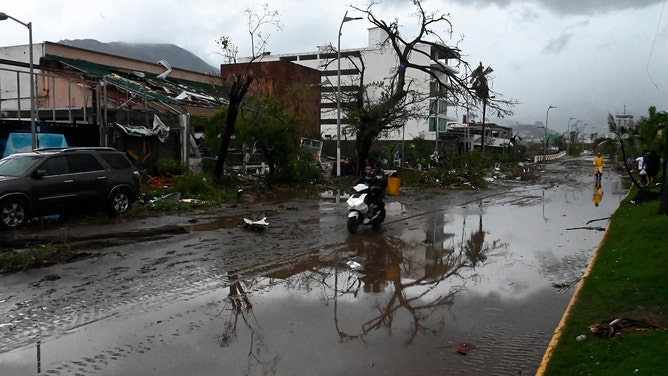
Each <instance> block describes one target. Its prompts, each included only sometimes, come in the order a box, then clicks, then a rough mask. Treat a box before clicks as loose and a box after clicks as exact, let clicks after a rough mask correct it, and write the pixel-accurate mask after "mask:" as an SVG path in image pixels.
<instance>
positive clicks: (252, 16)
mask: <svg viewBox="0 0 668 376" xmlns="http://www.w3.org/2000/svg"><path fill="white" fill-rule="evenodd" d="M263 11H264V12H263V13H262V14H256V13H255V12H253V11H252V10H250V8H247V9H246V11H245V12H246V14H247V16H248V32H249V34H250V39H251V51H252V58H251V60H250V61H249V62H248V64H246V69H244V70H243V72H241V73H234V79H233V80H232V81H231V84H230V89H229V104H228V109H227V115H226V117H225V129H224V131H223V134H222V135H221V139H220V151H219V152H218V159H217V160H216V166H215V167H214V170H213V175H214V177H215V178H216V179H218V180H220V178H221V176H222V175H223V169H224V167H225V160H226V158H227V151H228V149H229V147H230V141H231V140H232V135H234V130H235V127H236V122H237V117H238V116H239V111H240V109H241V106H242V103H243V100H244V98H245V97H246V94H247V93H248V89H249V88H250V86H251V84H252V82H253V76H252V75H251V74H250V73H249V67H250V65H251V64H253V63H255V62H256V61H258V60H261V59H262V56H263V54H264V50H265V48H266V46H267V41H268V38H269V36H270V35H269V34H266V35H263V34H262V33H260V31H259V30H260V27H262V26H264V25H272V26H274V27H276V28H277V29H278V30H281V29H282V28H283V25H282V24H281V22H280V20H279V18H278V17H279V14H278V12H277V11H270V10H269V5H268V4H264V6H263ZM256 37H257V39H256ZM218 44H219V46H221V48H222V49H223V51H224V54H225V56H227V57H229V58H232V59H233V61H236V54H237V53H238V48H237V47H236V45H235V44H234V43H233V42H232V40H231V39H230V38H229V37H227V36H223V37H221V38H220V39H219V40H218Z"/></svg>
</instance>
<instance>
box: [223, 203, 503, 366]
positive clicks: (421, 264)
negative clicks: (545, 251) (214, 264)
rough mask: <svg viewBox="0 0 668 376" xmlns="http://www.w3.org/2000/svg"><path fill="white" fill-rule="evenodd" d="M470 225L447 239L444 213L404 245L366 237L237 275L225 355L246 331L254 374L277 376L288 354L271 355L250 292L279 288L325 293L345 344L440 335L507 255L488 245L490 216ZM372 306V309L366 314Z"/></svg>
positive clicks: (378, 235)
mask: <svg viewBox="0 0 668 376" xmlns="http://www.w3.org/2000/svg"><path fill="white" fill-rule="evenodd" d="M466 218H467V216H466V215H464V217H463V219H462V231H461V234H460V235H457V234H455V233H446V232H445V228H447V227H448V226H446V222H445V215H443V214H442V213H440V215H438V216H436V217H435V218H433V219H431V221H430V222H429V223H428V224H427V228H430V230H422V229H412V230H411V229H406V231H405V232H406V233H407V232H410V231H413V233H412V234H409V235H407V236H404V235H405V234H402V237H401V238H386V237H384V236H383V233H382V232H362V233H359V234H355V235H351V236H349V237H348V239H347V242H346V244H344V245H343V247H338V246H337V247H334V248H335V249H333V250H331V249H330V250H329V251H327V250H326V249H324V250H323V249H312V250H305V251H303V252H300V253H298V254H294V255H293V256H292V257H290V258H283V259H280V260H276V262H275V263H273V264H271V265H266V264H261V265H257V266H256V267H253V268H249V269H246V271H245V273H248V272H249V271H250V270H251V269H252V270H254V271H255V272H251V273H250V274H248V275H247V276H244V277H241V276H239V275H238V274H237V272H236V271H235V272H229V273H228V279H229V286H228V287H229V294H228V296H227V298H226V300H225V306H224V308H223V310H222V311H221V313H222V312H223V311H224V312H225V313H226V314H229V317H226V322H225V324H224V330H223V333H222V334H221V335H220V336H219V343H220V345H221V347H228V346H231V345H232V343H233V342H235V341H237V326H238V325H239V323H243V325H244V329H247V330H248V331H249V333H250V339H249V342H250V349H249V352H248V367H249V369H250V368H252V367H260V368H262V369H263V370H265V371H271V370H274V369H275V368H276V367H277V365H278V359H279V355H278V354H280V351H279V350H274V351H272V350H271V349H268V348H267V346H266V344H265V342H264V339H263V335H262V330H261V327H260V325H259V323H258V322H257V319H256V317H255V315H254V314H253V306H252V304H251V302H250V297H249V295H248V294H247V293H246V291H245V290H244V286H245V287H246V288H249V286H252V291H255V292H256V293H260V292H262V291H268V290H269V289H271V288H272V287H274V286H278V285H280V286H281V288H284V289H286V290H294V291H297V292H308V293H309V294H310V293H313V292H314V291H317V295H318V296H319V297H320V299H322V300H323V301H324V302H325V304H326V305H328V304H331V303H333V306H334V325H335V327H336V330H337V333H338V337H339V341H342V342H343V341H353V340H361V341H366V339H367V338H366V337H367V336H368V335H370V334H371V333H372V332H376V331H378V330H381V329H384V330H387V332H388V333H389V334H390V335H391V334H392V333H393V332H395V331H396V330H400V331H402V332H406V333H408V334H407V338H406V339H405V342H406V343H407V344H410V343H413V341H414V340H415V338H416V336H417V335H418V334H419V333H429V334H437V333H439V332H440V331H442V330H443V328H444V326H445V319H444V318H443V317H440V316H439V315H442V314H443V312H445V311H444V310H443V307H448V306H450V305H452V304H453V303H454V300H455V295H456V294H457V292H459V291H461V290H462V289H463V288H464V286H465V285H466V284H467V283H471V282H473V283H475V276H476V272H475V268H476V267H477V266H478V265H480V264H482V263H484V262H485V261H486V260H487V257H488V254H489V253H490V252H491V251H493V250H497V249H499V248H502V247H505V245H504V244H502V243H500V242H499V241H493V242H491V243H489V242H486V233H485V231H484V229H483V220H482V215H480V216H479V218H478V223H477V226H476V228H473V229H471V228H468V229H467V224H466ZM447 225H450V226H449V227H452V226H451V225H452V223H448V224H447ZM242 283H243V284H244V286H242ZM368 298H371V299H372V303H371V304H372V306H366V304H367V303H366V302H368V301H369V300H368ZM365 299H366V300H365ZM340 301H341V302H343V301H345V302H346V304H353V305H358V304H363V305H365V306H364V307H363V308H361V309H358V310H354V312H356V313H354V314H353V316H351V317H346V316H345V315H344V312H350V311H348V310H344V309H343V308H342V307H343V306H341V307H340V304H341V302H340ZM369 309H370V311H369ZM360 312H362V313H360ZM368 312H373V313H372V314H369V313H368ZM363 315H366V316H363ZM369 316H370V317H369ZM240 319H241V320H240ZM344 321H345V322H346V324H345V325H344V324H343V322H344ZM350 324H352V328H351V327H350V326H349V325H350ZM344 326H345V329H344V328H343V327H344ZM239 342H242V341H239ZM260 354H262V357H260Z"/></svg>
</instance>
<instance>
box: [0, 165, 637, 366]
mask: <svg viewBox="0 0 668 376" xmlns="http://www.w3.org/2000/svg"><path fill="white" fill-rule="evenodd" d="M601 188H602V189H601V191H602V192H601V193H602V194H603V195H602V199H601V201H600V203H599V205H598V206H597V205H594V203H595V201H597V200H598V199H597V198H596V197H595V194H596V193H597V192H596V190H595V189H594V180H593V176H592V175H591V161H590V160H588V159H568V160H564V161H560V162H554V163H549V164H547V165H546V166H545V169H544V171H542V172H541V179H540V181H538V182H522V181H506V180H496V181H495V182H494V183H492V186H491V188H490V189H488V190H484V191H444V190H430V191H426V190H419V191H418V190H411V189H407V188H402V191H401V194H400V195H397V196H389V197H388V198H387V200H386V202H387V218H386V222H385V223H384V224H383V226H382V228H381V229H380V230H378V231H374V230H372V229H371V228H368V229H367V228H365V229H362V230H361V231H360V232H359V233H358V234H354V235H349V234H348V233H347V231H346V227H345V219H346V218H345V217H346V207H345V197H344V196H341V195H338V194H336V193H335V192H323V193H322V194H321V195H317V196H315V197H311V198H306V199H298V200H295V199H293V200H289V201H282V200H280V197H275V198H274V199H272V200H268V201H266V200H257V199H254V198H252V197H246V199H245V200H244V201H243V202H242V203H241V204H239V205H235V206H221V207H218V208H214V209H207V210H202V211H198V212H194V213H188V214H185V215H181V216H163V217H155V218H144V219H127V218H125V219H124V218H119V219H115V220H108V219H106V218H95V219H90V218H85V219H75V220H71V221H68V222H66V223H50V224H49V223H47V224H42V225H35V226H30V227H28V228H25V229H21V230H18V231H14V232H9V233H4V234H2V235H3V241H10V240H11V241H18V240H19V239H23V240H25V239H32V240H33V241H48V240H53V239H60V240H63V239H65V240H66V241H67V242H68V244H70V245H71V246H72V247H75V248H77V249H80V250H81V251H84V252H87V253H88V254H89V256H91V257H89V258H86V259H83V260H80V261H76V262H72V263H68V264H63V265H54V266H50V267H47V268H42V269H36V270H29V271H25V272H20V273H11V274H5V275H2V276H0V313H1V316H0V332H1V333H2V337H1V338H2V339H1V340H0V374H2V375H24V374H35V373H37V372H38V371H39V372H40V373H45V374H51V375H118V374H143V375H184V374H188V375H211V374H220V373H223V374H230V375H237V374H238V375H256V374H257V375H260V374H262V375H265V374H272V375H311V374H321V375H339V374H352V375H361V374H364V375H376V374H377V375H392V374H412V375H422V374H424V375H432V374H444V372H445V373H447V374H452V375H489V374H503V375H507V374H513V375H517V374H533V373H535V370H536V369H537V368H538V364H539V362H540V359H541V357H542V354H543V352H544V350H545V347H546V346H547V344H548V342H549V340H550V338H551V335H552V331H553V330H554V329H555V328H556V326H557V323H558V321H559V319H560V318H561V315H562V314H563V311H564V309H565V307H566V305H567V304H568V301H569V299H570V297H571V295H572V292H573V290H574V286H575V285H576V284H577V282H578V280H579V277H580V276H581V274H582V272H583V271H584V269H585V268H586V266H587V264H588V262H589V260H590V258H591V256H592V254H593V252H594V250H595V248H596V246H597V244H598V242H599V240H600V238H601V235H602V232H601V230H602V229H603V228H604V227H605V226H606V225H607V218H608V217H609V216H610V215H611V214H612V213H613V212H614V210H615V209H616V207H617V206H618V204H619V202H620V201H621V199H622V197H623V196H624V194H625V189H624V188H623V186H622V183H621V179H620V177H619V176H618V175H616V174H614V173H612V172H609V173H606V174H605V176H604V179H603V184H602V187H601ZM265 216H266V217H267V220H268V221H269V227H268V228H267V229H266V230H264V231H257V230H253V229H249V228H247V227H245V226H244V225H243V218H251V219H259V218H262V217H265ZM38 343H39V345H38ZM38 350H39V352H38ZM38 354H39V357H38ZM37 359H39V364H38V362H37Z"/></svg>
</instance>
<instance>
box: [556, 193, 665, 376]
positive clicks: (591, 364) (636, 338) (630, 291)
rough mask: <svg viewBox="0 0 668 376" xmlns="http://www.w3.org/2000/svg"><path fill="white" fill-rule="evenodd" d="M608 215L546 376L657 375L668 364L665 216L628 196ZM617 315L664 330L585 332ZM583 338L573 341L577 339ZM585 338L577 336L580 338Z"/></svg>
mask: <svg viewBox="0 0 668 376" xmlns="http://www.w3.org/2000/svg"><path fill="white" fill-rule="evenodd" d="M633 195H634V192H631V194H630V195H629V196H628V197H627V198H626V199H625V200H624V201H623V202H622V203H621V205H620V206H619V208H618V209H617V211H616V212H615V214H614V215H613V216H612V219H611V222H610V227H609V229H608V231H607V234H606V238H605V239H604V240H603V242H602V243H601V246H600V248H599V250H598V254H597V256H596V259H595V262H594V264H593V265H592V267H591V270H590V272H589V275H588V276H587V277H586V278H585V279H584V280H583V282H582V283H583V285H582V287H581V288H580V291H579V293H578V296H577V298H576V299H575V301H574V303H573V305H572V306H571V309H570V311H569V312H568V313H567V315H568V316H567V318H566V320H565V325H564V327H563V328H562V331H561V336H560V338H559V340H558V342H557V344H556V347H555V348H554V350H553V352H552V353H551V354H550V358H549V362H548V364H547V366H546V368H545V372H544V375H547V376H550V375H634V374H641V375H659V374H665V372H666V368H667V367H668V331H667V330H665V328H666V327H667V326H668V318H667V313H668V292H666V287H668V235H666V230H668V216H663V215H658V214H656V213H657V209H658V205H659V203H658V201H656V200H654V201H650V202H646V203H642V204H639V205H634V204H632V203H631V202H630V201H631V199H630V198H629V197H633ZM618 318H632V319H636V320H642V321H644V322H651V323H654V324H656V325H658V326H659V327H661V328H663V329H656V330H655V329H649V330H638V331H632V332H628V333H623V334H617V335H614V336H613V337H611V338H608V337H606V336H600V335H594V334H592V333H590V331H589V327H590V326H593V325H597V324H599V323H601V322H606V323H610V322H611V321H612V320H614V319H618ZM580 335H585V336H586V339H584V340H580V341H578V340H577V339H576V337H578V336H580ZM581 338H582V337H581Z"/></svg>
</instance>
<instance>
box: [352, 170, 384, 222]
mask: <svg viewBox="0 0 668 376" xmlns="http://www.w3.org/2000/svg"><path fill="white" fill-rule="evenodd" d="M357 183H358V184H365V185H367V186H368V187H369V191H370V194H369V195H368V196H367V197H369V203H374V204H376V205H378V206H379V207H380V208H381V213H382V214H385V203H384V202H383V200H384V198H385V190H386V189H387V178H386V177H385V171H383V165H382V163H380V162H376V164H375V168H371V166H370V165H369V166H366V167H365V168H364V175H363V176H362V177H361V178H360V179H359V180H358V181H357Z"/></svg>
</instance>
